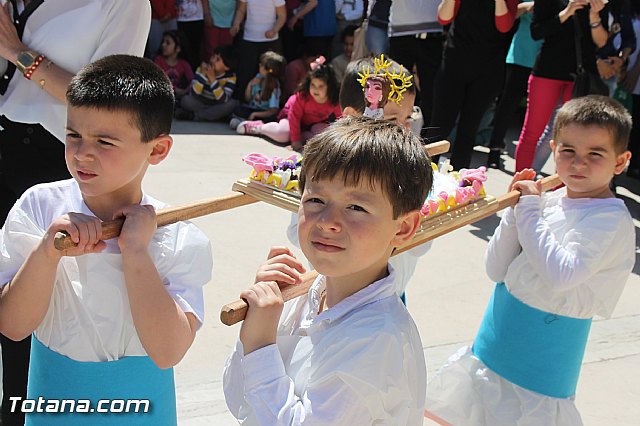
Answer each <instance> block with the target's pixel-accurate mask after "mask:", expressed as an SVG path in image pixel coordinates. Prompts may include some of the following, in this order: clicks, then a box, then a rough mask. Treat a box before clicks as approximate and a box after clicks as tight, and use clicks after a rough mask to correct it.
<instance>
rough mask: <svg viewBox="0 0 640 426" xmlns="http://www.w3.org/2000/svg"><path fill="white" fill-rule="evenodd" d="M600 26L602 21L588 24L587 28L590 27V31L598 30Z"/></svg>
mask: <svg viewBox="0 0 640 426" xmlns="http://www.w3.org/2000/svg"><path fill="white" fill-rule="evenodd" d="M600 25H602V21H598V22H590V23H589V26H590V27H591V29H594V28H598V27H599V26H600Z"/></svg>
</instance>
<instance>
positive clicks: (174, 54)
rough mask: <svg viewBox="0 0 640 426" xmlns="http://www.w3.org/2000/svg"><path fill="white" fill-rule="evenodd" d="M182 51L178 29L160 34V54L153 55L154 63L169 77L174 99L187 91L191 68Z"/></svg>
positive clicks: (192, 76) (189, 83)
mask: <svg viewBox="0 0 640 426" xmlns="http://www.w3.org/2000/svg"><path fill="white" fill-rule="evenodd" d="M185 58H186V56H183V52H182V38H181V37H180V34H179V33H178V31H166V32H165V33H164V34H163V35H162V44H161V45H160V54H159V55H157V56H156V57H155V59H154V60H153V62H155V63H156V65H158V66H159V67H160V68H162V71H164V73H165V74H166V75H167V77H169V80H170V81H171V85H172V86H173V94H174V96H175V97H176V100H178V99H180V98H181V97H183V96H184V95H185V94H187V93H189V89H190V86H191V80H193V78H194V75H193V70H192V69H191V65H189V62H187V60H186V59H185Z"/></svg>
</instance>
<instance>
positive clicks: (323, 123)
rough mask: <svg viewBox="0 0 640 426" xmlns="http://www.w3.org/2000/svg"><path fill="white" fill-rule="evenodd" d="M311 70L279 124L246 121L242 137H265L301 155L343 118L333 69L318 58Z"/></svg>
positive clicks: (241, 128)
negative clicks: (308, 142) (311, 143)
mask: <svg viewBox="0 0 640 426" xmlns="http://www.w3.org/2000/svg"><path fill="white" fill-rule="evenodd" d="M311 66H312V69H311V71H309V73H308V74H307V77H306V78H305V79H304V81H303V82H302V83H301V84H300V86H299V87H298V89H297V91H296V92H295V93H294V94H293V95H291V96H290V97H289V100H287V103H286V104H285V106H284V108H283V109H282V110H281V111H280V113H279V114H278V122H273V123H263V122H262V121H245V122H242V123H240V124H239V125H238V128H237V131H238V133H240V134H250V135H264V136H267V137H268V138H269V139H272V140H273V141H274V142H277V143H282V144H289V143H291V148H292V149H294V150H295V151H302V148H303V146H304V143H305V142H306V141H307V140H308V139H310V138H311V137H313V136H314V135H316V134H318V133H320V132H321V131H322V130H324V129H325V128H326V127H327V126H328V125H329V124H330V123H332V122H333V121H335V120H336V119H338V118H340V115H341V112H342V111H341V110H340V104H339V102H338V94H339V91H340V90H339V88H338V83H337V82H336V78H335V75H334V73H333V69H332V68H331V66H330V65H328V64H325V63H324V58H323V57H321V58H318V60H316V61H315V62H313V63H312V64H311Z"/></svg>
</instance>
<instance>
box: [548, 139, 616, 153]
mask: <svg viewBox="0 0 640 426" xmlns="http://www.w3.org/2000/svg"><path fill="white" fill-rule="evenodd" d="M558 146H563V147H567V148H574V147H575V144H570V143H567V142H562V141H560V142H559V143H558ZM588 148H589V150H591V151H598V152H607V151H609V150H608V149H607V147H605V146H601V145H597V146H593V147H588Z"/></svg>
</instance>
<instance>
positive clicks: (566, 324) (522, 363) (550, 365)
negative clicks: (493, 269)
mask: <svg viewBox="0 0 640 426" xmlns="http://www.w3.org/2000/svg"><path fill="white" fill-rule="evenodd" d="M590 328H591V319H578V318H570V317H565V316H562V315H556V314H551V313H548V312H544V311H541V310H538V309H536V308H533V307H531V306H529V305H526V304H524V303H522V302H521V301H520V300H518V299H516V298H515V297H514V296H512V295H511V293H509V290H507V286H506V285H505V284H504V283H498V284H497V285H496V288H495V290H494V292H493V296H492V297H491V301H490V302H489V306H488V307H487V310H486V312H485V314H484V318H483V320H482V324H481V325H480V330H479V331H478V335H477V336H476V340H475V342H474V344H473V353H474V354H475V355H476V356H477V357H478V358H479V359H480V360H481V361H482V362H483V363H484V364H485V365H486V366H487V367H489V368H490V369H491V370H493V371H494V372H495V373H497V374H498V375H500V376H501V377H503V378H505V379H507V380H509V381H510V382H511V383H514V384H516V385H518V386H520V387H523V388H525V389H528V390H531V391H534V392H538V393H541V394H543V395H547V396H551V397H554V398H569V397H571V396H573V395H575V393H576V385H577V383H578V376H579V375H580V367H581V365H582V358H583V356H584V350H585V347H586V345H587V337H588V336H589V329H590Z"/></svg>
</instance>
